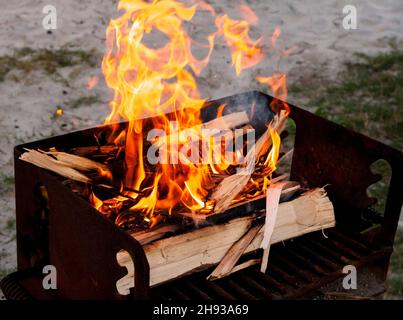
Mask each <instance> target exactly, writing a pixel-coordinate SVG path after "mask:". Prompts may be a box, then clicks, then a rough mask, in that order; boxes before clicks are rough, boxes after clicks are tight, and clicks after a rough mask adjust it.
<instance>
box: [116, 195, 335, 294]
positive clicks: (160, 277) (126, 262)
mask: <svg viewBox="0 0 403 320" xmlns="http://www.w3.org/2000/svg"><path fill="white" fill-rule="evenodd" d="M255 218H256V216H253V215H250V216H246V217H241V218H234V219H231V220H230V221H228V222H226V223H223V224H215V225H210V226H206V227H203V228H199V229H195V230H192V231H188V232H186V233H183V234H178V235H174V236H171V237H168V238H164V239H160V240H157V241H154V242H152V243H149V244H147V245H144V246H143V248H144V251H145V253H146V257H147V259H148V263H149V266H150V286H152V287H153V286H156V285H158V284H161V283H163V282H166V281H169V280H172V279H175V278H178V277H182V276H184V275H186V274H190V273H193V272H196V271H199V270H203V269H206V268H208V267H210V266H213V265H216V264H218V263H219V262H220V261H221V259H223V257H224V256H225V254H226V253H227V251H228V250H229V249H230V248H231V246H232V245H233V244H234V243H235V242H237V241H238V240H239V239H240V238H241V237H242V236H243V235H244V234H245V233H246V232H247V231H248V230H249V229H250V227H251V224H252V222H253V221H254V220H255ZM334 225H335V218H334V211H333V206H332V203H331V202H330V200H329V198H328V197H327V196H326V193H325V191H324V190H323V189H315V190H314V191H312V192H310V193H307V194H304V195H302V196H300V197H298V198H296V199H294V200H292V201H289V202H284V203H281V204H280V205H279V209H278V216H277V220H276V223H275V227H274V231H273V235H272V237H271V241H270V243H272V244H273V243H277V242H280V241H284V240H287V239H290V238H294V237H298V236H301V235H303V234H306V233H309V232H313V231H317V230H320V229H325V228H329V227H333V226H334ZM262 232H263V231H262V230H260V231H259V233H258V234H257V235H256V237H255V238H254V239H253V241H252V242H251V243H250V245H249V246H248V247H247V249H246V250H245V251H244V252H245V253H249V252H252V251H255V250H257V249H259V247H260V244H261V242H262V239H263V233H262ZM117 261H118V263H119V264H120V265H121V266H124V267H126V268H127V269H128V274H127V275H126V276H125V277H123V278H122V279H120V280H118V281H117V288H118V291H119V292H121V293H122V294H128V292H129V289H130V288H131V287H133V285H134V280H133V278H134V268H133V262H132V260H131V258H130V256H129V254H128V253H127V252H126V251H120V252H119V253H118V254H117ZM269 264H270V261H269Z"/></svg>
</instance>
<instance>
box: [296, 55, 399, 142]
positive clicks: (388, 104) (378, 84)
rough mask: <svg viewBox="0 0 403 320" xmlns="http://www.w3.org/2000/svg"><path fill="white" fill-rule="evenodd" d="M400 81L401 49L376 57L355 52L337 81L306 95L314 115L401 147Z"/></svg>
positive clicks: (310, 90)
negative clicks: (308, 96)
mask: <svg viewBox="0 0 403 320" xmlns="http://www.w3.org/2000/svg"><path fill="white" fill-rule="evenodd" d="M322 83H323V81H322ZM402 84H403V52H402V51H396V50H393V51H391V52H389V53H384V54H380V55H377V56H367V55H364V54H357V55H356V61H354V62H348V63H346V64H345V67H344V70H343V71H342V72H341V74H340V77H339V80H338V81H337V83H336V84H331V85H328V86H323V85H318V86H317V87H312V88H308V92H309V93H308V94H309V95H310V97H311V99H310V105H311V106H315V107H317V110H316V113H317V114H319V115H321V116H323V117H325V118H328V119H330V120H333V121H335V122H338V123H340V124H342V125H344V126H346V127H349V128H352V129H354V130H357V131H360V132H363V133H365V134H367V135H369V136H371V137H373V138H375V139H377V140H381V141H383V142H385V143H387V144H389V145H392V146H393V147H396V148H398V149H402V148H403V135H402V132H403V107H402V106H403V85H402ZM297 88H298V87H297ZM301 93H302V94H304V95H306V92H305V91H302V92H301ZM297 94H298V89H297Z"/></svg>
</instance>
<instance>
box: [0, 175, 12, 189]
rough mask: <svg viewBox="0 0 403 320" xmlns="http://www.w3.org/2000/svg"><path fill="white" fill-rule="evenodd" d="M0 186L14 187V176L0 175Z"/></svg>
mask: <svg viewBox="0 0 403 320" xmlns="http://www.w3.org/2000/svg"><path fill="white" fill-rule="evenodd" d="M0 184H2V185H5V186H12V185H14V176H8V175H5V174H0Z"/></svg>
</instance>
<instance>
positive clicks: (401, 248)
mask: <svg viewBox="0 0 403 320" xmlns="http://www.w3.org/2000/svg"><path fill="white" fill-rule="evenodd" d="M390 269H391V275H390V276H389V279H388V285H389V290H388V297H390V298H400V299H402V298H403V230H398V231H397V233H396V238H395V244H394V252H393V254H392V258H391V260H390Z"/></svg>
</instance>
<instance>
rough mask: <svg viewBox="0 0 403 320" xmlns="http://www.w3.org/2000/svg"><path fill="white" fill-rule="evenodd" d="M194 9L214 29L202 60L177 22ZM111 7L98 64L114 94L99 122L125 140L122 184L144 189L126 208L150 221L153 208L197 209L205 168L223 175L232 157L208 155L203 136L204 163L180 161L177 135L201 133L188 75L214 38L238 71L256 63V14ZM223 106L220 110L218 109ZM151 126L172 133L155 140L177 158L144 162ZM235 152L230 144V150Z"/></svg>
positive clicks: (133, 0) (166, 4)
mask: <svg viewBox="0 0 403 320" xmlns="http://www.w3.org/2000/svg"><path fill="white" fill-rule="evenodd" d="M198 8H199V9H201V10H207V11H208V12H210V13H211V15H212V16H213V17H214V19H215V25H216V28H217V30H216V31H215V32H214V33H212V34H210V35H208V36H207V37H206V41H205V43H206V45H205V46H206V47H207V53H206V56H205V57H204V58H202V59H198V58H196V57H195V56H193V54H192V46H193V45H198V44H197V43H195V42H194V41H193V39H192V38H191V37H190V36H189V34H188V33H187V31H186V29H185V27H184V25H185V23H186V22H188V21H190V20H191V19H192V18H193V16H194V15H195V13H196V10H197V9H198ZM118 9H119V10H121V11H122V12H123V13H122V14H121V15H120V16H119V17H118V18H116V19H113V20H111V21H110V23H109V25H108V27H107V30H106V44H107V48H106V54H105V56H104V59H103V62H102V71H103V73H104V76H105V81H106V84H107V85H108V86H109V87H110V88H111V89H112V90H113V92H114V97H113V100H112V101H111V103H110V106H111V113H110V115H109V116H108V117H107V118H106V120H105V122H106V123H108V124H112V126H113V128H114V129H115V131H114V133H113V134H112V135H111V137H110V141H111V142H114V143H116V144H118V145H121V144H122V143H124V144H125V167H124V168H125V179H124V181H123V185H124V186H126V187H129V188H132V189H136V190H141V191H142V192H143V193H144V194H145V195H144V196H142V197H139V198H140V199H139V200H138V202H137V203H136V204H135V205H133V207H132V208H131V210H133V211H136V212H139V213H141V214H143V215H144V217H145V218H147V219H148V220H150V221H155V220H153V219H152V218H153V215H154V213H155V211H159V210H165V211H169V212H171V211H172V208H173V207H175V206H176V205H183V206H185V207H187V208H189V209H191V210H199V209H201V208H204V207H205V206H206V199H205V198H206V196H207V194H208V191H207V190H208V188H207V186H209V185H211V178H212V174H213V173H223V172H224V171H225V170H226V169H227V168H228V167H229V165H230V164H231V163H230V162H228V161H226V159H224V158H223V157H220V156H219V157H218V159H217V157H216V156H214V154H215V153H214V152H213V154H211V152H212V150H213V151H216V150H221V149H222V147H223V146H222V143H221V142H220V143H215V142H214V141H212V140H211V138H210V139H208V141H209V143H208V145H209V149H208V150H209V152H210V153H209V154H210V156H209V157H208V158H209V160H208V163H203V162H202V163H192V162H191V161H187V157H186V156H187V155H186V154H184V153H183V152H182V153H181V151H180V150H182V147H184V146H188V145H189V144H190V142H189V139H188V137H187V135H185V134H184V131H185V130H186V129H187V130H189V128H192V129H191V131H192V133H194V135H196V136H198V137H199V138H200V137H201V138H202V136H203V132H202V126H201V119H200V109H201V108H202V106H203V105H204V103H205V100H204V99H203V98H201V97H200V94H199V91H198V87H197V82H196V78H195V76H194V75H199V74H200V72H201V71H202V70H203V68H204V67H205V66H206V65H207V64H208V62H209V60H210V56H211V54H212V50H213V48H214V43H215V40H216V39H217V38H218V37H222V38H223V39H224V40H225V42H226V43H227V45H228V46H229V48H230V50H231V56H232V64H233V66H234V68H235V71H236V74H237V75H239V74H240V73H241V72H242V70H244V69H246V68H250V67H252V66H255V65H256V64H258V63H259V62H260V61H262V60H263V58H264V54H263V51H262V47H261V39H257V40H252V39H251V38H250V36H249V26H250V24H251V23H256V22H257V17H256V15H255V14H254V13H253V11H252V10H251V9H250V8H249V7H247V6H246V5H242V6H241V12H242V14H243V15H244V16H245V20H233V19H231V18H229V17H228V16H227V15H217V14H216V12H215V10H214V9H213V8H212V7H211V6H210V5H209V4H207V3H205V2H202V1H198V2H197V4H196V5H192V6H185V5H184V4H183V3H180V2H179V1H177V0H154V1H146V0H120V1H119V4H118ZM153 32H158V33H161V34H162V35H163V36H164V37H165V39H166V41H165V44H164V45H163V46H161V47H159V48H153V47H151V46H150V45H148V44H147V39H146V38H147V35H148V34H152V33H153ZM262 80H263V82H267V83H269V84H270V83H271V84H270V85H271V86H273V87H275V89H276V90H277V91H278V90H280V89H281V90H284V88H283V87H282V86H281V85H280V86H279V87H277V80H274V79H273V80H269V78H262ZM94 81H95V80H94ZM284 84H285V82H284ZM88 86H89V85H88ZM281 90H280V91H281ZM223 108H224V106H223V107H221V108H219V110H218V115H221V113H222V109H223ZM167 113H170V114H167ZM149 116H153V117H152V118H151V120H150V119H144V118H147V117H149ZM121 119H124V120H128V128H127V130H125V131H118V128H119V127H118V125H116V123H117V122H118V121H119V120H121ZM172 121H174V123H175V126H174V127H172ZM150 126H151V127H152V128H155V129H162V130H163V131H165V132H166V133H167V134H168V135H170V137H174V139H164V142H163V143H162V145H163V150H164V151H166V153H167V156H168V158H169V159H176V160H177V161H175V162H173V163H166V164H165V163H160V164H157V165H150V164H149V163H147V161H145V156H146V154H147V151H146V142H145V140H144V136H145V131H146V128H149V127H150ZM147 130H148V129H147ZM272 139H273V142H274V141H275V140H276V137H275V133H272ZM276 141H277V140H276ZM273 145H274V144H273ZM273 149H274V150H273ZM273 149H272V152H270V154H269V157H268V158H267V159H268V160H266V162H267V165H271V166H274V165H275V162H276V160H277V157H278V146H277V147H276V148H274V147H273ZM239 152H240V150H235V151H234V154H236V155H238V153H239ZM122 192H124V193H130V192H129V191H122ZM130 195H131V196H132V197H133V198H136V197H137V196H138V195H137V194H130ZM98 200H99V199H98ZM98 200H97V199H96V198H95V195H92V200H91V201H92V202H93V204H94V206H96V207H100V204H99V201H98ZM101 202H102V201H101Z"/></svg>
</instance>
